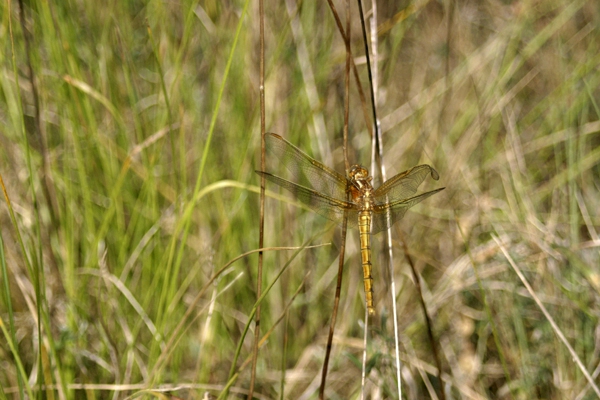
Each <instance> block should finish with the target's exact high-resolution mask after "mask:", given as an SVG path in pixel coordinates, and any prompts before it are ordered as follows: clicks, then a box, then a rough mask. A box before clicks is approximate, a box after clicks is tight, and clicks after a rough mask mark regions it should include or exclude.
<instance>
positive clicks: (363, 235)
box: [358, 211, 375, 315]
mask: <svg viewBox="0 0 600 400" xmlns="http://www.w3.org/2000/svg"><path fill="white" fill-rule="evenodd" d="M358 230H359V232H360V254H361V259H362V268H363V282H364V285H365V298H366V300H367V311H368V312H369V315H375V307H374V305H373V275H372V271H373V264H372V263H371V211H361V212H360V213H359V214H358Z"/></svg>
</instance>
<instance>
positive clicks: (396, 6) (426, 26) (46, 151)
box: [0, 0, 600, 399]
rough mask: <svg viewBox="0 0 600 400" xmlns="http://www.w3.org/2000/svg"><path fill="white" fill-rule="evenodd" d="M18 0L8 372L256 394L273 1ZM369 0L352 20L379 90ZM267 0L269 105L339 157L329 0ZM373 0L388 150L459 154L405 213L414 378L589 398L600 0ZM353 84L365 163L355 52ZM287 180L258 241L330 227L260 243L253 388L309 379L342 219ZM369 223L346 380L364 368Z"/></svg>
mask: <svg viewBox="0 0 600 400" xmlns="http://www.w3.org/2000/svg"><path fill="white" fill-rule="evenodd" d="M23 3H24V4H23V6H24V9H20V8H19V2H16V1H14V0H6V1H4V2H3V3H2V5H0V38H1V39H2V40H1V42H0V43H1V45H2V51H1V52H0V68H1V70H0V176H1V178H2V182H1V183H2V188H3V190H4V196H3V200H2V201H1V202H0V239H1V242H0V267H1V271H0V272H1V275H0V282H1V286H2V289H1V293H2V296H1V298H0V318H1V319H0V328H1V331H0V336H1V339H0V398H47V399H81V398H90V399H92V398H102V399H115V398H125V397H127V396H142V397H147V398H150V397H158V396H159V393H161V394H160V396H171V395H173V396H177V397H180V398H202V396H203V395H204V393H205V392H210V393H211V394H213V395H215V396H216V395H218V394H219V393H221V390H222V389H223V388H224V387H225V385H227V383H228V382H230V383H231V389H230V391H229V396H230V397H233V396H240V397H244V393H247V389H248V388H249V386H250V379H251V378H250V376H251V375H250V370H251V368H250V364H249V363H247V362H246V360H248V359H249V358H250V357H251V354H252V346H253V331H254V329H255V326H254V322H253V320H252V313H253V308H254V307H255V305H256V302H257V293H256V281H257V272H256V271H257V264H258V261H257V259H258V257H257V253H251V254H248V255H245V253H248V252H251V251H253V250H256V249H257V248H258V237H259V212H258V210H259V195H258V193H259V185H260V180H259V177H258V176H257V175H256V174H255V173H254V170H255V169H259V168H260V161H259V160H260V108H259V14H258V3H257V2H256V1H251V2H241V1H234V2H232V1H214V0H213V1H206V2H194V1H187V0H183V1H180V2H172V1H167V2H165V1H148V2H143V1H109V2H104V1H58V2H53V1H27V2H23ZM335 5H336V8H337V10H338V12H340V13H341V15H340V18H341V21H342V22H343V23H345V15H344V11H345V7H346V6H345V4H344V3H342V2H339V1H337V2H335ZM356 7H357V6H356V3H355V2H352V4H351V10H352V39H351V41H352V44H351V48H352V52H353V56H354V61H355V63H356V65H357V72H358V77H359V78H360V85H362V88H363V91H364V92H365V93H366V94H367V97H366V98H367V99H368V79H367V71H366V67H365V62H364V47H363V43H362V35H361V34H360V29H359V19H358V12H357V8H356ZM364 7H365V10H366V11H368V10H370V9H371V3H368V4H365V6H364ZM265 10H266V12H265V46H266V58H265V68H266V80H265V96H266V126H267V130H268V131H272V132H276V133H278V134H280V135H282V136H284V137H285V138H286V139H287V140H289V141H290V142H292V143H294V144H295V145H297V146H298V147H299V148H301V149H303V150H304V151H306V152H307V153H308V154H310V155H311V156H313V157H315V158H316V159H319V160H322V161H323V162H325V163H326V164H328V165H329V166H330V167H333V168H336V169H337V170H338V171H343V169H344V167H343V158H342V147H341V145H342V139H341V137H342V131H343V123H344V112H343V110H344V108H343V104H344V79H345V78H344V74H345V59H346V53H345V46H344V42H343V39H342V35H341V34H340V32H339V30H338V28H337V25H336V23H335V19H334V17H333V14H332V11H331V10H330V8H329V6H328V4H327V2H325V1H319V2H311V1H305V2H294V1H279V2H278V1H267V4H266V5H265ZM367 14H368V16H369V17H370V18H372V16H373V15H375V16H376V21H375V25H374V26H375V28H376V32H377V34H371V33H373V31H371V32H370V33H369V40H372V39H373V38H376V39H377V40H376V42H373V43H370V44H371V45H374V47H373V48H376V51H377V59H376V60H375V62H376V64H375V65H376V68H375V71H374V72H375V78H376V82H375V84H376V98H377V105H378V113H379V114H378V115H379V117H380V120H381V128H382V136H383V144H384V163H385V165H386V168H387V171H388V176H391V175H393V174H395V173H397V172H400V171H403V170H405V169H408V168H410V167H412V166H414V165H417V164H421V163H427V164H430V165H432V166H433V167H434V168H436V169H437V171H438V172H439V174H440V177H441V178H440V181H437V182H436V181H433V180H431V179H428V180H426V181H425V183H424V184H423V187H422V190H432V189H435V188H437V187H441V186H445V187H446V190H444V191H443V192H441V193H439V194H436V195H435V196H433V197H431V198H429V199H427V200H426V201H424V202H423V203H421V204H420V205H418V206H416V207H415V208H414V209H412V210H411V211H409V212H408V213H407V215H406V216H405V218H404V219H403V220H402V221H401V222H400V223H398V224H396V225H395V226H394V229H393V230H392V238H393V246H394V247H393V250H394V259H393V265H394V278H395V282H396V290H397V293H396V297H395V299H396V303H397V306H398V312H399V316H398V320H399V326H400V357H401V359H402V382H403V393H402V396H403V398H410V399H418V398H431V397H433V396H435V395H436V393H437V396H440V393H441V391H442V390H445V391H446V394H447V398H449V397H448V396H451V398H464V399H486V398H496V399H533V398H543V399H592V398H596V393H597V390H598V389H597V387H593V386H591V385H590V384H589V382H588V380H589V379H588V378H586V376H585V373H584V372H583V371H584V370H587V371H588V372H589V374H590V375H592V378H593V379H595V380H596V382H598V380H597V377H596V376H597V374H598V372H599V371H600V346H599V343H600V340H599V335H600V333H599V332H600V330H599V329H598V326H599V324H598V316H599V315H600V306H599V305H600V301H599V300H600V296H599V292H600V247H599V246H600V238H599V236H598V231H599V230H600V216H599V215H598V210H599V209H600V151H599V148H600V122H599V116H600V109H599V106H598V103H599V100H600V90H599V84H600V69H599V68H600V49H599V47H600V30H599V29H600V7H599V5H598V2H597V1H596V0H549V1H516V0H515V1H506V0H486V1H452V0H447V1H416V2H414V3H410V2H387V3H386V2H380V4H379V8H378V9H377V10H376V13H375V14H373V13H367ZM370 21H371V19H369V21H368V22H369V23H370ZM350 88H351V89H350V110H351V111H350V123H349V134H350V141H349V144H350V161H351V163H358V162H360V163H362V164H364V165H367V166H369V165H370V161H369V160H370V137H369V130H368V129H367V127H368V124H369V122H368V121H365V115H366V116H368V117H369V118H371V116H370V115H371V114H370V112H369V111H368V110H369V107H370V106H369V103H368V102H367V103H366V104H363V102H361V98H360V95H359V92H358V90H357V82H356V80H355V78H354V76H352V79H351V85H350ZM365 109H366V110H367V111H366V112H365V111H364V110H365ZM268 161H269V163H270V165H271V167H270V168H271V169H270V171H271V172H274V173H277V172H278V171H276V170H274V169H276V168H277V162H276V160H268ZM273 186H274V185H273ZM273 186H271V185H269V186H268V187H267V189H268V190H269V191H270V192H271V194H272V195H273V196H276V195H278V194H279V190H278V188H277V187H273ZM281 194H282V195H283V196H279V198H278V199H274V198H273V196H271V197H269V198H267V200H266V217H265V246H266V247H283V246H287V247H302V246H306V245H309V246H312V245H319V244H328V245H326V246H321V247H312V248H304V249H300V250H273V251H268V252H265V256H264V257H265V258H264V276H263V288H268V287H269V286H270V285H272V287H271V288H270V290H269V291H268V293H266V295H265V297H264V300H263V301H262V311H261V315H262V319H261V324H260V334H261V337H262V336H264V335H268V337H267V339H266V340H265V341H264V342H261V346H262V347H261V348H260V351H259V358H258V363H257V369H256V386H255V393H254V395H255V397H256V398H261V399H270V398H290V399H296V398H303V399H310V398H316V397H317V393H318V387H319V383H320V379H321V378H320V376H321V368H322V365H323V359H324V354H325V343H326V338H327V333H328V329H329V322H330V318H331V310H332V308H333V303H334V293H335V283H336V273H337V256H338V251H339V248H340V229H339V228H338V227H335V226H334V225H333V224H331V223H330V222H328V221H326V220H324V219H323V218H321V217H319V216H318V215H316V214H314V213H312V212H309V211H306V210H304V209H303V208H301V207H298V206H297V204H296V203H294V202H292V201H291V197H290V196H288V193H281ZM282 199H283V200H282ZM357 236H358V235H357V233H356V232H354V231H351V232H349V237H348V244H347V248H346V266H345V274H344V279H343V285H342V296H341V301H340V311H339V314H338V317H337V324H336V331H335V337H334V345H333V352H332V356H331V357H332V358H331V361H330V366H329V375H328V380H327V387H326V392H325V397H326V398H330V399H349V398H356V397H357V396H358V395H359V394H360V390H361V389H360V375H361V370H360V362H358V361H357V360H360V359H361V348H362V339H361V337H362V328H361V326H362V325H361V323H362V322H363V321H364V293H363V290H362V271H361V268H360V255H359V248H358V247H359V246H358V238H357ZM384 238H385V234H379V235H377V236H374V237H373V245H374V286H375V306H376V309H377V315H376V317H375V318H374V319H373V320H372V321H371V326H370V334H369V337H368V357H369V360H368V367H369V370H368V371H367V372H368V378H367V386H366V391H367V395H368V396H369V398H372V399H378V398H397V396H398V393H397V390H396V383H395V376H396V374H395V371H394V347H393V344H394V340H393V330H392V316H391V297H390V277H389V274H388V272H386V269H385V268H384V267H383V266H384V265H385V263H384V259H383V257H382V256H381V254H382V250H383V245H382V243H383V242H384ZM403 242H405V243H406V245H407V246H408V248H409V251H410V256H411V258H412V260H413V262H414V264H415V268H416V270H417V272H418V273H419V274H420V281H421V286H422V289H423V298H424V301H425V304H426V307H427V310H428V314H429V316H430V318H431V321H432V328H433V335H434V337H435V340H436V343H437V344H438V347H439V349H440V357H441V364H442V369H443V376H442V377H443V382H440V381H439V380H438V378H437V373H436V369H435V363H434V359H433V356H432V354H433V353H432V348H431V345H430V342H429V341H428V340H427V328H426V325H425V317H424V315H423V312H422V309H421V307H420V303H419V298H418V296H417V292H416V289H415V282H414V280H413V278H412V274H411V272H410V267H409V265H408V263H407V261H406V260H407V259H406V257H405V256H404V252H403V244H402V243H403ZM236 258H238V259H236ZM234 259H236V260H235V261H234V262H232V263H230V262H231V261H233V260H234ZM511 262H512V264H513V265H512V266H511ZM519 274H522V277H523V278H524V279H525V280H526V282H528V285H530V286H529V288H527V287H526V285H525V283H524V280H523V279H521V278H520V277H519ZM246 326H249V331H248V334H246V335H245V336H244V332H245V328H246ZM561 335H562V336H563V338H561ZM566 343H570V345H571V346H572V349H573V353H571V352H570V351H569V349H568V347H567V345H566ZM239 346H241V347H240V353H239V357H236V349H237V348H238V347H239ZM574 355H576V357H575V356H574ZM232 363H235V364H234V365H233V366H232ZM231 370H232V371H233V372H234V373H235V375H234V379H233V380H231V381H230V371H231ZM42 385H43V386H42ZM159 389H169V390H168V391H167V392H166V393H165V392H158V390H159Z"/></svg>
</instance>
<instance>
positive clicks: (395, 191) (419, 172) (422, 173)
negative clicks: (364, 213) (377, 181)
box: [373, 164, 440, 204]
mask: <svg viewBox="0 0 600 400" xmlns="http://www.w3.org/2000/svg"><path fill="white" fill-rule="evenodd" d="M427 175H431V177H432V178H433V179H435V180H436V181H437V180H438V179H440V176H439V174H438V173H437V171H436V170H435V169H433V168H431V167H430V166H429V165H427V164H423V165H417V166H416V167H413V168H411V169H409V170H407V171H404V172H401V173H399V174H397V175H394V176H392V177H391V178H390V179H388V180H387V181H385V182H384V183H383V185H381V186H379V187H378V188H377V190H375V192H373V197H374V198H375V201H376V202H377V203H380V204H384V203H393V202H396V201H398V200H402V199H407V198H409V197H411V196H412V195H414V194H415V193H416V192H417V189H418V188H419V185H420V184H421V183H423V181H424V180H425V178H427Z"/></svg>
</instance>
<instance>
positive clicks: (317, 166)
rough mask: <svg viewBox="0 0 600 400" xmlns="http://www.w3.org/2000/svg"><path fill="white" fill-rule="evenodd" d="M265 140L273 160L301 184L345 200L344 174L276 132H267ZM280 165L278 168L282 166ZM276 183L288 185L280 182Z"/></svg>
mask: <svg viewBox="0 0 600 400" xmlns="http://www.w3.org/2000/svg"><path fill="white" fill-rule="evenodd" d="M265 141H266V146H267V151H268V152H269V154H270V155H271V156H272V158H271V160H273V161H272V162H276V163H278V164H279V166H281V165H283V166H284V167H285V168H286V169H287V170H288V171H289V172H290V174H291V175H292V176H293V180H294V181H295V182H297V183H298V184H299V185H301V186H306V187H311V188H313V189H315V190H316V191H317V192H319V193H323V194H325V195H327V196H330V197H333V198H334V199H337V200H344V199H345V198H346V182H347V181H346V177H344V175H342V174H340V173H338V172H336V171H334V170H332V169H330V168H327V167H326V166H325V165H323V164H321V163H320V162H318V161H317V160H315V159H313V158H312V157H310V156H308V155H307V154H306V153H304V152H303V151H302V150H300V149H299V148H297V147H296V146H294V145H293V144H291V143H290V142H288V141H287V140H285V139H284V138H282V137H281V136H279V135H277V134H275V133H267V134H266V135H265ZM279 166H278V168H280V167H279ZM278 170H279V169H278ZM266 176H267V175H266V174H265V177H266ZM267 179H268V178H267ZM280 179H281V178H280ZM272 182H275V181H272ZM275 183H277V184H278V185H280V186H282V187H286V186H285V185H281V184H279V183H278V182H275ZM288 183H291V182H288ZM286 189H287V187H286ZM288 190H289V189H288ZM307 204H309V203H307ZM309 205H310V204H309Z"/></svg>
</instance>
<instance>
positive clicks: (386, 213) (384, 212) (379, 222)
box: [371, 167, 445, 235]
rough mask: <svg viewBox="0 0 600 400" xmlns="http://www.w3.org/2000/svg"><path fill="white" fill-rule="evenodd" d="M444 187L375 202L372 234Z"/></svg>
mask: <svg viewBox="0 0 600 400" xmlns="http://www.w3.org/2000/svg"><path fill="white" fill-rule="evenodd" d="M415 168H417V167H415ZM409 171H410V170H409ZM386 183H387V182H386ZM417 186H418V185H417ZM444 189H445V188H440V189H436V190H432V191H431V192H425V193H422V194H420V195H418V196H415V197H411V198H409V199H402V200H396V201H395V202H391V203H384V204H376V205H375V206H374V207H373V225H372V228H371V233H372V234H373V235H374V234H376V233H377V232H381V231H383V230H385V229H387V228H388V226H392V225H394V224H395V223H396V222H398V221H400V220H401V219H402V217H404V214H406V210H408V209H409V208H411V207H412V206H414V205H415V204H417V203H420V202H421V201H423V200H425V199H426V198H428V197H429V196H432V195H434V194H436V193H437V192H439V191H441V190H444Z"/></svg>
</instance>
